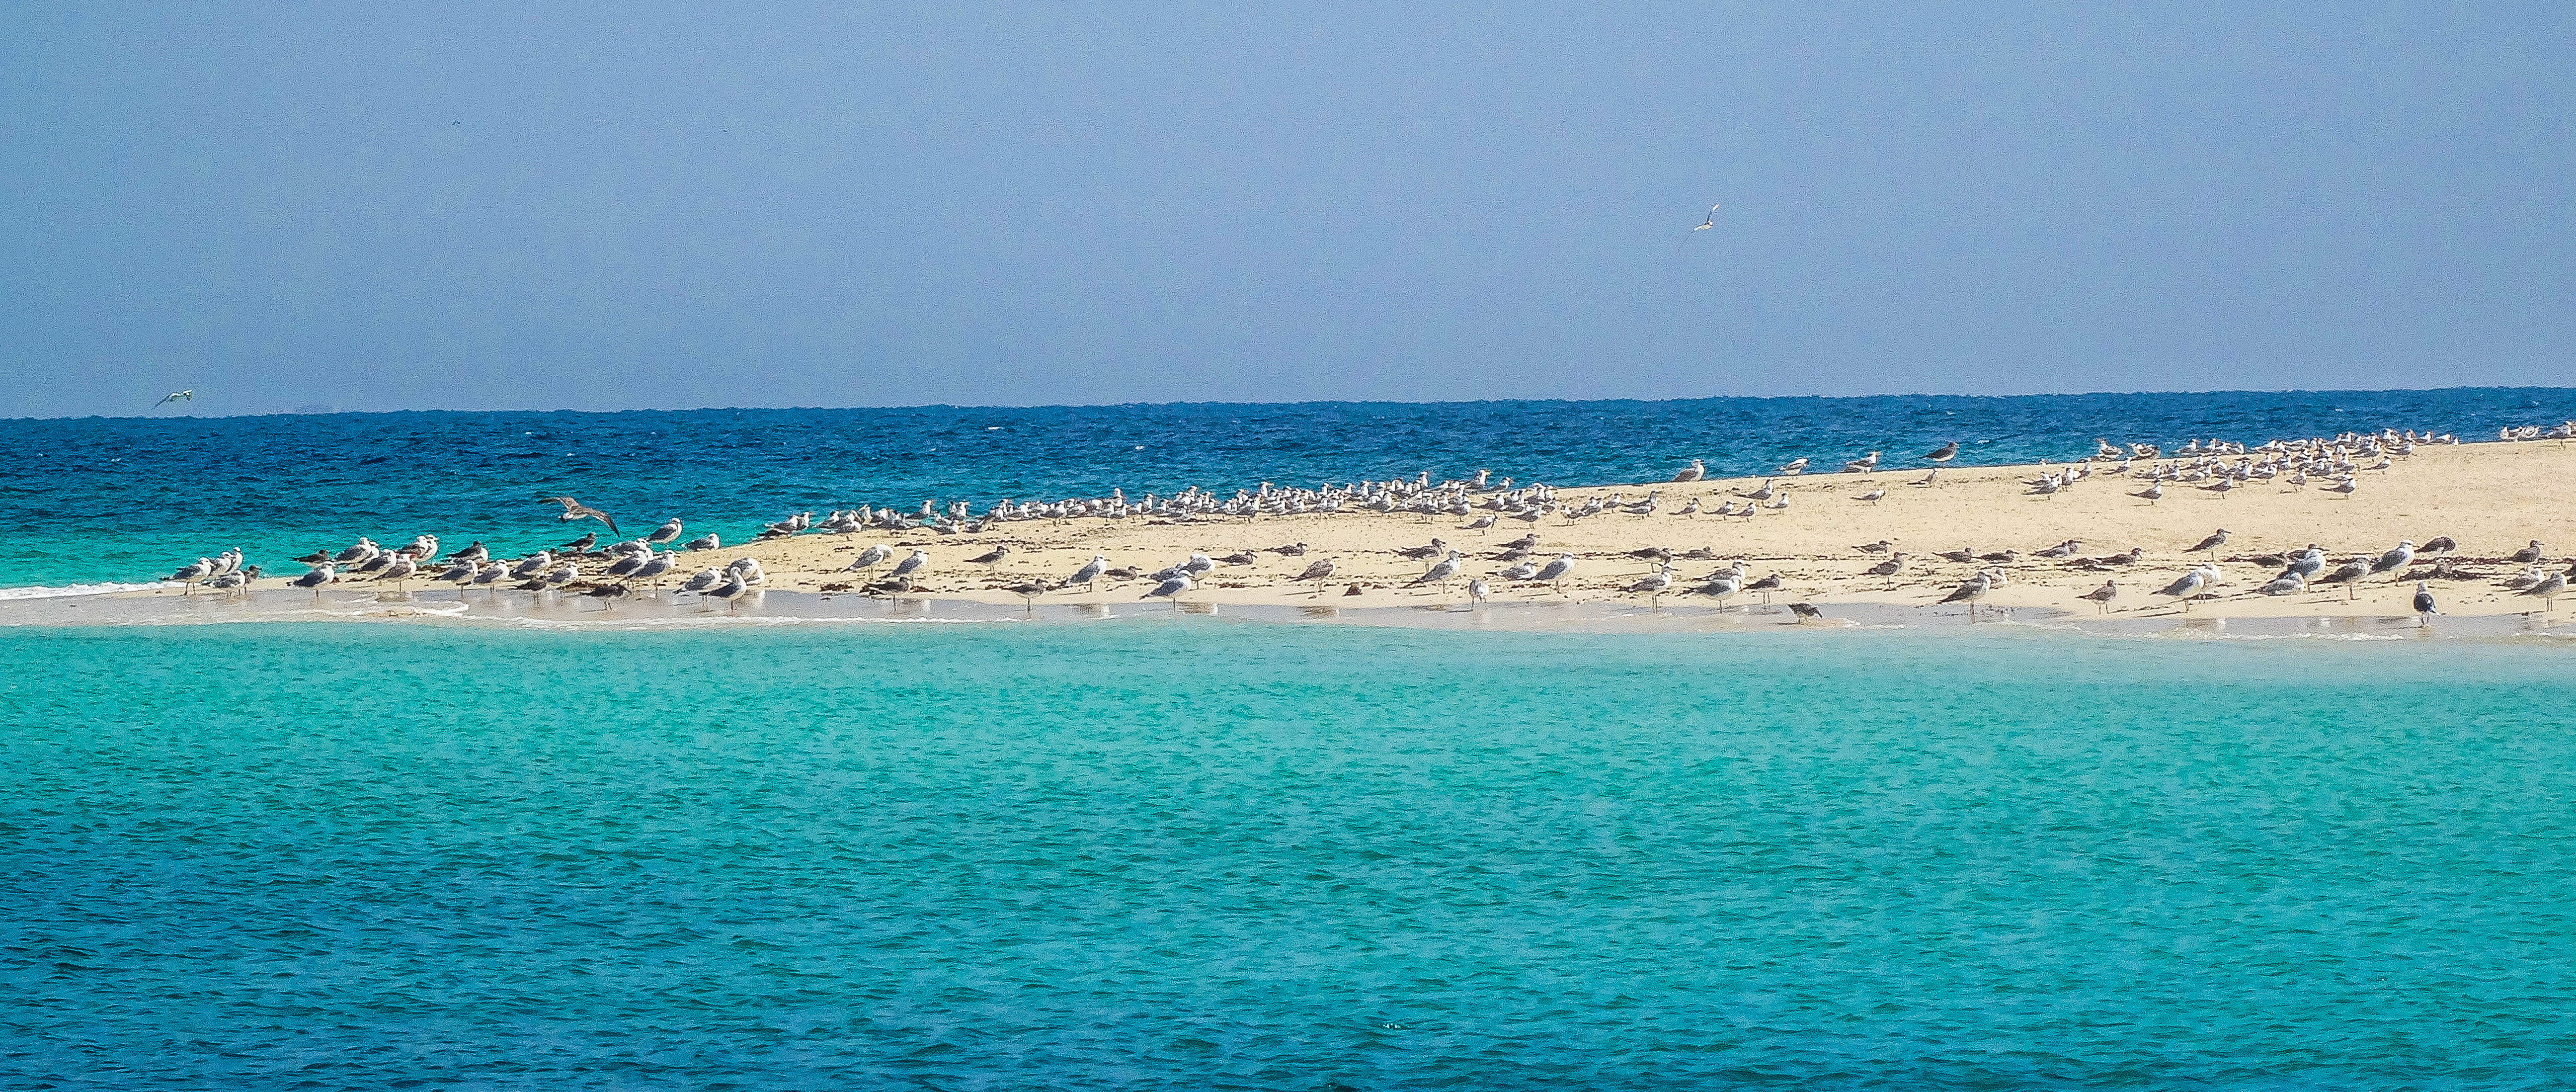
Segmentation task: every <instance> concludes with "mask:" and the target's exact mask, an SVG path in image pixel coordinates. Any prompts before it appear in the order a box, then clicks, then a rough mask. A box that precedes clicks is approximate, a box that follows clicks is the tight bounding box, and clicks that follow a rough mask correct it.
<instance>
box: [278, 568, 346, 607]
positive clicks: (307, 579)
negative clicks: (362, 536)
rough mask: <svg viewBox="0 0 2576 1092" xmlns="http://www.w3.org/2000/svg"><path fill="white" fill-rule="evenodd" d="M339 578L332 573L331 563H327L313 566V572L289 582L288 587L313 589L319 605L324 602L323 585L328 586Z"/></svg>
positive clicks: (315, 600) (314, 597) (338, 575)
mask: <svg viewBox="0 0 2576 1092" xmlns="http://www.w3.org/2000/svg"><path fill="white" fill-rule="evenodd" d="M339 578H340V574H339V573H337V572H334V571H332V567H331V563H330V562H328V561H325V562H322V563H320V564H318V565H315V566H313V570H312V571H311V572H308V573H305V574H304V575H302V576H299V577H296V578H295V579H293V580H290V581H287V582H286V586H287V587H290V588H311V589H313V601H314V602H316V603H319V602H321V601H322V585H324V584H328V583H330V582H332V581H334V580H337V579H339Z"/></svg>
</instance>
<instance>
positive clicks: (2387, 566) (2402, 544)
mask: <svg viewBox="0 0 2576 1092" xmlns="http://www.w3.org/2000/svg"><path fill="white" fill-rule="evenodd" d="M2414 563H2415V542H2414V540H2412V539H2402V538H2401V539H2399V540H2397V548H2396V549H2394V550H2390V551H2388V552H2387V553H2384V554H2381V555H2379V560H2377V561H2373V562H2371V563H2370V575H2372V576H2377V575H2379V574H2381V573H2391V574H2398V573H2403V572H2405V571H2406V566H2408V565H2412V564H2414ZM2389 579H2390V580H2396V579H2399V577H2398V576H2396V575H2391V576H2390V577H2389Z"/></svg>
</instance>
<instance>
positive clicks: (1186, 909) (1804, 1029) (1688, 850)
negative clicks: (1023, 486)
mask: <svg viewBox="0 0 2576 1092" xmlns="http://www.w3.org/2000/svg"><path fill="white" fill-rule="evenodd" d="M2007 629H2009V627H1996V630H1995V631H1994V632H1989V633H1985V634H1975V635H1968V634H1961V633H1956V632H1949V633H1943V634H1939V635H1933V634H1929V633H1924V632H1916V633H1851V632H1840V633H1830V632H1811V633H1799V632H1783V633H1776V634H1773V633H1766V634H1760V635H1749V634H1739V635H1723V634H1717V635H1712V634H1654V635H1626V636H1589V637H1572V636H1561V635H1544V636H1542V635H1529V634H1496V633H1462V632H1437V631H1417V630H1400V629H1383V628H1351V627H1324V626H1314V627H1299V626H1289V625H1265V624H1248V623H1238V622H1229V621H1225V620H1223V619H1205V618H1194V617H1191V616H1187V615H1178V616H1174V615H1156V616H1152V617H1145V618H1137V619H1130V620H1125V621H1120V622H1116V623H1104V624H1094V625H1036V626H1007V625H984V626H973V625H950V626H938V625H915V626H898V625H878V626H848V627H838V628H821V627H807V628H796V629H789V630H782V631H774V632H741V631H723V632H717V631H693V632H683V633H668V634H618V633H602V634H585V635H566V634H529V633H518V632H507V631H500V630H483V629H464V628H447V627H439V626H431V625H376V626H354V625H292V626H282V627H272V626H197V627H184V628H178V629H106V628H101V629H90V630H65V631H43V630H26V629H19V630H5V629H0V662H6V663H8V664H10V665H12V667H11V669H10V670H9V671H8V672H7V674H6V676H5V681H0V709H5V710H6V713H5V715H0V934H5V939H0V991H5V994H6V995H7V996H8V997H9V998H10V1001H9V1002H8V1004H6V1005H0V1087H7V1088H12V1089H19V1088H25V1089H33V1088H88V1087H112V1088H204V1089H216V1088H220V1089H240V1088H281V1089H288V1088H333V1089H337V1088H361V1089H393V1088H415V1087H426V1088H463V1089H474V1088H492V1089H520V1088H544V1089H593V1088H617V1089H701V1088H704V1089H718V1088H728V1089H770V1088H778V1089H792V1088H922V1089H998V1088H1104V1089H1105V1088H1169V1089H1211V1088H1215V1089H1222V1088H1244V1089H1330V1088H1349V1089H1430V1088H1545V1089H1595V1088H1732V1087H1765V1088H1824V1089H1840V1088H1889V1089H2017V1088H2041V1087H2047V1088H2193V1089H2199V1088H2227V1089H2236V1088H2263V1089H2338V1090H2345V1089H2359V1088H2516V1089H2556V1088H2565V1087H2569V1085H2570V1082H2576V672H2571V671H2570V670H2569V665H2570V663H2571V660H2570V659H2569V656H2570V652H2569V651H2568V650H2566V649H2564V648H2558V647H2543V646H2541V645H2539V644H2529V643H2526V644H2517V643H2511V642H2505V643H2480V642H2470V641H2378V642H2373V641H2340V642H2338V641H2278V642H2214V641H2197V642H2195V641H2175V640H2151V639H2135V638H2132V639H2115V638H2090V639H2076V640H2067V639H2064V638H2060V637H2055V636H2048V635H2034V634H2015V633H2008V632H2004V630H2007Z"/></svg>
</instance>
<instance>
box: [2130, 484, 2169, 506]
mask: <svg viewBox="0 0 2576 1092" xmlns="http://www.w3.org/2000/svg"><path fill="white" fill-rule="evenodd" d="M2129 495H2130V496H2132V497H2136V498H2138V499H2139V500H2142V501H2145V502H2147V504H2148V505H2149V506H2150V507H2152V506H2154V504H2155V503H2156V502H2157V501H2160V500H2163V499H2165V483H2163V482H2152V483H2149V484H2148V486H2147V487H2146V488H2144V489H2141V490H2138V491H2137V492H2135V493H2131V494H2129Z"/></svg>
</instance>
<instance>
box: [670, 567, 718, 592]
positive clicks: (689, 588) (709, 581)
mask: <svg viewBox="0 0 2576 1092" xmlns="http://www.w3.org/2000/svg"><path fill="white" fill-rule="evenodd" d="M724 582H725V573H724V570H723V569H719V568H716V567H714V566H712V565H710V566H708V567H706V568H703V569H700V570H698V575H696V576H692V577H690V578H689V581H688V583H685V584H682V585H680V591H679V594H681V595H703V594H705V593H707V592H710V591H713V590H715V588H716V586H717V585H720V584H723V583H724Z"/></svg>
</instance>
